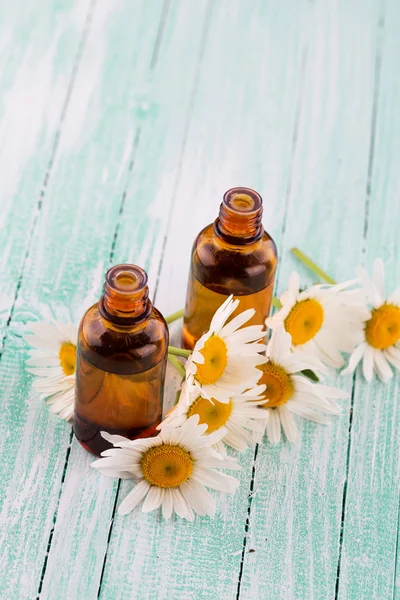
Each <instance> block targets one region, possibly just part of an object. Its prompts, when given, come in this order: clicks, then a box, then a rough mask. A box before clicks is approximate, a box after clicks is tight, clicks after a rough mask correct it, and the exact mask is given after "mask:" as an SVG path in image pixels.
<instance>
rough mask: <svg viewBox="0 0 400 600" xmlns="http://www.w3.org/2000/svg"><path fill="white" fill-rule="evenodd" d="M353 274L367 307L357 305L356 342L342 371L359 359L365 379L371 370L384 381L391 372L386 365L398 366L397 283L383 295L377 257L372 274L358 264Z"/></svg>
mask: <svg viewBox="0 0 400 600" xmlns="http://www.w3.org/2000/svg"><path fill="white" fill-rule="evenodd" d="M357 274H358V276H359V278H360V281H361V285H362V286H363V289H364V290H365V294H366V297H367V303H368V304H369V307H368V306H365V305H361V306H360V307H359V316H360V330H359V343H358V345H357V347H356V348H355V350H354V351H353V353H352V355H351V356H350V360H349V364H348V366H347V368H346V369H344V370H343V371H342V374H347V373H353V371H354V370H355V368H356V367H357V365H358V363H359V362H360V361H361V359H362V361H363V372H364V376H365V379H366V380H367V381H371V380H372V376H373V373H374V371H375V372H376V373H377V375H378V377H379V379H380V380H381V381H383V382H387V381H388V380H389V379H391V377H392V376H393V371H392V369H391V367H390V365H392V366H393V367H394V368H395V369H399V370H400V287H398V288H396V289H395V290H394V292H392V294H391V295H390V296H389V297H388V298H387V299H386V295H385V273H384V267H383V262H382V260H381V259H379V258H377V259H376V260H375V262H374V266H373V275H372V278H370V277H369V275H368V273H367V271H366V270H365V269H363V268H361V267H360V268H359V269H358V271H357Z"/></svg>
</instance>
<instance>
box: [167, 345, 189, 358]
mask: <svg viewBox="0 0 400 600" xmlns="http://www.w3.org/2000/svg"><path fill="white" fill-rule="evenodd" d="M168 354H173V355H175V356H182V357H183V358H188V357H189V356H190V355H191V354H192V353H191V351H190V350H185V349H184V348H175V346H168Z"/></svg>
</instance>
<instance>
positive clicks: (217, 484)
mask: <svg viewBox="0 0 400 600" xmlns="http://www.w3.org/2000/svg"><path fill="white" fill-rule="evenodd" d="M192 477H193V479H194V480H195V481H197V482H198V483H201V484H202V485H205V486H206V487H208V488H211V489H213V490H218V491H219V492H228V493H231V494H232V493H233V492H234V491H235V490H236V488H237V486H238V485H239V481H238V480H237V479H235V478H234V477H231V475H227V474H226V473H219V472H218V471H212V470H209V469H202V468H201V467H199V468H198V469H196V471H195V472H193V474H192Z"/></svg>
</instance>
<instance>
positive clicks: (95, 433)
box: [73, 413, 161, 456]
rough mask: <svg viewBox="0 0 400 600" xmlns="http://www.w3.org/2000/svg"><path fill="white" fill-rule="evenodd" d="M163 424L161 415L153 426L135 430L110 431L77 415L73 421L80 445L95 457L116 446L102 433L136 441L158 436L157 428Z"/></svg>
mask: <svg viewBox="0 0 400 600" xmlns="http://www.w3.org/2000/svg"><path fill="white" fill-rule="evenodd" d="M160 423H161V415H160V418H159V419H157V421H155V422H154V423H152V424H149V425H148V426H147V427H140V428H134V427H131V428H130V429H108V428H107V427H102V426H101V425H98V424H97V423H93V422H91V421H88V420H87V419H83V418H82V417H80V416H79V415H78V414H77V413H75V414H74V420H73V429H74V433H75V437H76V439H77V440H78V442H79V443H80V445H81V446H82V447H83V448H85V450H87V451H88V452H90V453H91V454H94V455H95V456H101V453H102V452H104V450H108V449H109V448H113V447H114V446H113V445H112V444H111V443H110V442H107V440H105V439H104V438H103V436H102V435H101V432H102V431H106V432H107V433H110V434H116V435H123V436H124V437H126V438H128V439H130V440H136V439H139V438H147V437H153V436H155V435H157V433H158V431H157V426H158V425H159V424H160Z"/></svg>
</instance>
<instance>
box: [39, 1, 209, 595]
mask: <svg viewBox="0 0 400 600" xmlns="http://www.w3.org/2000/svg"><path fill="white" fill-rule="evenodd" d="M166 7H168V5H166ZM128 8H129V3H126V9H128ZM206 13H207V3H206V2H203V3H199V4H198V5H196V6H194V5H192V6H189V5H188V4H187V3H186V2H181V1H180V2H175V3H173V4H172V5H171V6H170V7H169V10H168V11H166V12H165V13H164V15H163V19H164V20H163V23H162V24H161V27H160V30H161V28H162V33H160V30H159V35H158V37H159V38H160V36H161V37H162V39H158V40H157V42H156V43H157V45H158V46H159V47H158V50H157V60H155V59H154V58H152V60H149V61H148V65H150V67H149V71H148V72H147V73H146V76H145V81H144V84H145V85H143V88H142V89H141V93H140V99H141V103H142V107H141V108H139V110H140V111H141V112H140V116H141V118H140V121H139V125H138V128H137V130H136V132H135V135H134V136H132V137H131V144H130V148H129V149H130V152H131V154H130V155H129V154H128V156H127V164H128V165H129V170H130V172H129V180H126V186H125V188H124V191H123V194H122V195H121V210H122V214H121V215H120V222H119V225H118V230H117V231H116V239H115V240H113V244H112V245H111V244H109V246H108V248H107V247H106V246H105V245H104V246H102V247H101V249H98V250H97V252H99V251H101V255H102V256H103V260H104V263H105V265H106V264H107V263H108V260H109V255H110V251H111V249H112V253H113V258H112V260H113V262H119V261H126V260H133V261H134V262H136V263H139V264H141V265H142V266H144V267H146V268H147V269H148V270H149V274H150V280H149V285H150V289H151V292H152V293H153V292H154V289H155V283H156V274H157V272H158V267H159V263H160V259H161V256H162V246H163V241H164V236H165V233H166V229H167V225H168V217H169V209H170V205H171V200H172V189H171V187H169V186H170V185H171V182H172V183H173V177H172V175H171V174H170V173H172V174H173V173H174V172H176V171H177V169H178V168H179V162H180V155H181V147H182V143H183V142H182V140H183V139H184V136H185V127H186V120H187V119H186V114H187V112H188V110H189V109H190V108H189V107H190V103H191V94H192V90H193V86H194V85H195V80H196V63H197V61H198V56H199V53H200V51H201V44H202V37H203V28H204V21H205V19H206ZM147 16H148V19H149V21H148V23H147V22H146V21H143V19H142V20H141V21H140V23H139V27H140V28H141V29H143V30H144V31H145V30H146V25H147V27H149V26H150V24H151V21H152V20H154V17H153V19H152V17H151V14H150V13H149V14H148V15H147ZM123 17H125V18H127V15H126V14H125V15H123V14H121V15H120V18H123ZM115 31H116V32H118V31H119V30H118V29H117V28H116V29H115ZM143 35H148V32H145V33H144V34H143ZM131 36H132V33H131V32H130V33H129V35H128V34H127V35H126V37H124V38H122V39H123V41H124V44H125V46H126V48H127V49H128V48H129V47H130V39H131ZM119 37H121V34H120V32H119ZM119 43H121V41H120V42H119ZM155 45H156V44H155ZM113 47H115V42H114V45H113V43H112V40H110V52H111V51H112V48H113ZM153 50H154V48H153ZM152 55H153V51H152ZM128 58H129V54H127V56H126V59H128ZM122 67H123V70H124V71H125V72H126V77H125V78H126V80H127V81H129V80H130V79H131V78H132V74H130V67H129V61H128V60H124V61H123V63H122V64H121V65H120V68H119V72H118V77H121V71H122ZM173 73H176V74H177V78H176V79H174V80H173V82H172V74H173ZM105 77H106V76H105ZM105 81H106V79H105ZM107 83H108V85H107V89H110V90H111V89H112V88H113V86H112V83H111V84H110V81H107ZM172 83H173V84H172ZM122 91H123V93H124V94H126V93H127V89H126V88H123V90H122ZM121 98H122V99H123V95H122V96H121ZM124 118H125V119H126V114H125V117H124ZM102 119H107V113H106V112H104V114H103V116H102ZM128 122H129V121H128ZM99 127H104V123H99ZM119 129H120V130H122V131H123V130H124V127H123V126H122V124H120V125H119ZM128 137H129V136H128ZM103 148H104V150H105V151H107V145H104V146H103ZM103 167H104V163H103V162H99V163H97V162H93V165H92V169H96V170H97V169H99V168H100V169H102V168H103ZM111 181H112V178H111ZM88 186H89V187H88V189H90V185H89V183H88ZM161 190H163V193H162V194H161V195H159V194H160V192H161ZM118 208H119V206H118ZM99 256H100V254H99ZM92 461H93V457H91V456H90V455H88V454H87V453H85V452H84V451H83V450H82V448H81V447H80V446H79V444H78V443H77V442H76V440H74V441H73V444H72V447H71V454H70V457H69V461H68V467H67V470H66V476H65V482H64V486H63V490H62V495H61V499H60V506H59V511H58V515H57V521H56V524H55V529H54V536H53V541H52V546H51V551H50V555H49V559H48V563H47V569H46V573H45V577H44V581H43V591H42V593H43V595H44V597H48V598H53V597H56V598H71V597H76V596H77V595H79V596H80V595H83V596H85V597H88V598H94V597H96V596H97V591H98V588H99V584H100V578H101V572H102V566H103V561H104V558H105V553H106V549H107V539H108V534H109V528H110V524H111V517H112V513H113V508H114V501H115V491H116V483H115V482H113V481H112V480H109V479H106V478H103V477H101V476H99V474H98V473H96V472H95V471H93V470H92V469H90V468H89V465H90V463H91V462H92ZM83 527H85V535H84V536H83V535H82V528H83ZM120 574H121V572H120ZM125 576H126V573H125V572H123V575H122V578H121V576H119V577H118V579H117V581H116V582H114V583H120V584H121V585H123V583H124V582H123V580H124V578H125ZM120 593H121V592H118V593H117V594H116V597H118V596H119V595H120Z"/></svg>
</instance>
